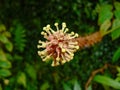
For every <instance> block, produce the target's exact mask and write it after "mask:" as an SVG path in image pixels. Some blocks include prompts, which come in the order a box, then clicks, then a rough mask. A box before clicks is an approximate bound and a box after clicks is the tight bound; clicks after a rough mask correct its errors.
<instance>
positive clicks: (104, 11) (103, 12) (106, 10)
mask: <svg viewBox="0 0 120 90" xmlns="http://www.w3.org/2000/svg"><path fill="white" fill-rule="evenodd" d="M112 16H113V13H112V6H111V5H109V4H105V5H103V6H101V8H100V11H99V18H98V24H99V25H101V24H103V23H104V22H105V21H106V20H110V19H112Z"/></svg>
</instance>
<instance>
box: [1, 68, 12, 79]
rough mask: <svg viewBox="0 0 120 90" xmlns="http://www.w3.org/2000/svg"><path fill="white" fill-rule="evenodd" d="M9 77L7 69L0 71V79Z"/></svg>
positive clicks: (9, 73)
mask: <svg viewBox="0 0 120 90" xmlns="http://www.w3.org/2000/svg"><path fill="white" fill-rule="evenodd" d="M10 75H11V72H10V71H9V70H7V69H0V76H1V77H8V76H10Z"/></svg>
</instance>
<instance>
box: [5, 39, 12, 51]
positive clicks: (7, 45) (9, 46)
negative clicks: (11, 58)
mask: <svg viewBox="0 0 120 90" xmlns="http://www.w3.org/2000/svg"><path fill="white" fill-rule="evenodd" d="M5 47H6V49H7V50H8V51H9V52H11V51H12V50H13V44H12V43H11V42H10V41H8V42H7V43H6V44H5Z"/></svg>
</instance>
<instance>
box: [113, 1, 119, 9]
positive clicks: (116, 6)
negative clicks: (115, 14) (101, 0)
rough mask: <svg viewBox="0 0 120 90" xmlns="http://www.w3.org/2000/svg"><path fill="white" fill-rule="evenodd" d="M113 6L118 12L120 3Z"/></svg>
mask: <svg viewBox="0 0 120 90" xmlns="http://www.w3.org/2000/svg"><path fill="white" fill-rule="evenodd" d="M114 6H115V9H116V10H120V2H115V3H114Z"/></svg>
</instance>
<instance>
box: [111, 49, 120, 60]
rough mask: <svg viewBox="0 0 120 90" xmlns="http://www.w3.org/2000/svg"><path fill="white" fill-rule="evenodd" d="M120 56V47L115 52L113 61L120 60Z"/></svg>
mask: <svg viewBox="0 0 120 90" xmlns="http://www.w3.org/2000/svg"><path fill="white" fill-rule="evenodd" d="M119 58H120V48H119V49H117V51H116V52H115V53H114V55H113V58H112V61H113V62H116V61H118V59H119Z"/></svg>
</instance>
